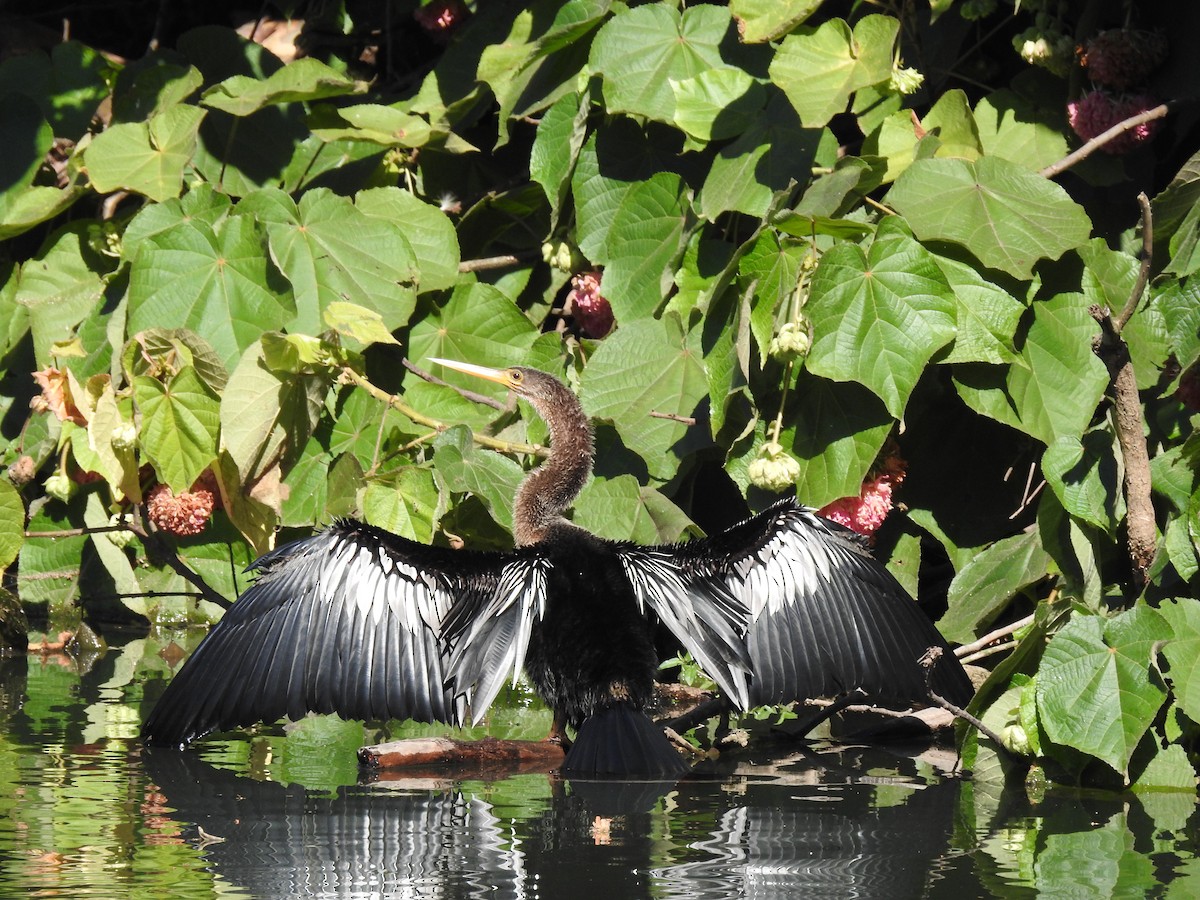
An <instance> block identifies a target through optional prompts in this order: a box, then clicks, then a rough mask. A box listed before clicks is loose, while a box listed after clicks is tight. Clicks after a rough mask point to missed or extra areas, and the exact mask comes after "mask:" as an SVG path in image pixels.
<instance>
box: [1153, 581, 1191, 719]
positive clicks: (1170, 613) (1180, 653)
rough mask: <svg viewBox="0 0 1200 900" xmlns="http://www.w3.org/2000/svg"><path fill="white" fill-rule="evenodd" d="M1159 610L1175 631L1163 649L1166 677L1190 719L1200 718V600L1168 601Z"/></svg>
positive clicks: (1182, 599) (1181, 599)
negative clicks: (1167, 666)
mask: <svg viewBox="0 0 1200 900" xmlns="http://www.w3.org/2000/svg"><path fill="white" fill-rule="evenodd" d="M1159 612H1160V613H1161V614H1162V617H1163V618H1164V619H1166V620H1167V623H1168V624H1169V625H1170V626H1171V630H1172V631H1173V632H1174V636H1173V637H1172V638H1171V640H1170V642H1168V643H1167V644H1165V645H1164V646H1163V649H1162V655H1163V656H1164V657H1165V658H1166V660H1167V663H1168V665H1169V667H1170V668H1169V669H1168V670H1167V672H1166V674H1167V677H1168V678H1170V679H1171V687H1172V688H1173V689H1174V691H1175V697H1176V699H1177V700H1178V703H1179V706H1180V708H1181V709H1182V710H1183V711H1184V713H1185V714H1186V715H1187V716H1188V717H1189V718H1190V719H1192V721H1200V601H1197V600H1195V599H1192V598H1180V599H1177V600H1169V601H1167V602H1165V603H1163V604H1162V605H1161V606H1160V607H1159Z"/></svg>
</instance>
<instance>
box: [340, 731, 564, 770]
mask: <svg viewBox="0 0 1200 900" xmlns="http://www.w3.org/2000/svg"><path fill="white" fill-rule="evenodd" d="M563 756H564V753H563V749H562V745H560V744H558V743H557V742H555V741H502V740H500V739H498V738H490V737H489V738H483V739H482V740H478V741H456V740H454V739H453V738H446V737H430V738H407V739H405V740H402V741H389V742H388V743H386V744H370V745H368V746H366V747H362V748H360V749H359V751H358V762H359V764H360V765H362V766H364V767H365V768H368V769H400V768H409V767H416V766H439V765H440V766H461V765H467V764H475V765H481V766H492V765H496V764H498V763H505V764H511V765H517V764H530V763H533V764H541V765H544V766H545V767H546V768H547V769H549V768H553V767H554V766H556V765H558V764H559V763H561V762H562V761H563Z"/></svg>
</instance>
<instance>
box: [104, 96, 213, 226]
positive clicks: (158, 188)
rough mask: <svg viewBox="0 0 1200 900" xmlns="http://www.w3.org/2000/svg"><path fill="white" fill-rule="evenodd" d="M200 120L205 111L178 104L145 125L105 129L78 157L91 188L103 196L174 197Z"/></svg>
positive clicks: (157, 198)
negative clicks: (119, 193) (125, 193)
mask: <svg viewBox="0 0 1200 900" xmlns="http://www.w3.org/2000/svg"><path fill="white" fill-rule="evenodd" d="M203 119H204V110H202V109H198V108H196V107H195V106H187V105H179V106H172V107H169V108H168V109H166V110H164V111H163V112H160V113H158V114H156V115H155V116H153V117H151V118H150V119H149V120H148V121H146V122H129V123H126V124H122V125H113V126H111V127H109V128H108V129H107V130H105V131H103V132H101V133H100V134H98V135H96V137H95V138H94V139H93V140H92V142H91V143H90V144H89V145H88V147H87V149H86V150H85V151H84V154H83V156H84V162H85V163H86V165H87V173H88V178H89V179H90V180H91V182H92V187H94V188H95V189H96V190H97V191H99V192H100V193H102V194H107V193H110V192H111V191H116V190H121V189H125V190H129V191H136V192H137V193H139V194H145V195H146V196H147V197H149V198H150V199H151V200H158V201H160V202H161V201H163V200H167V199H169V198H172V197H178V196H179V192H180V190H181V187H182V184H183V174H184V169H185V167H186V166H187V165H188V164H189V163H190V162H191V160H192V155H193V154H194V153H195V151H196V136H197V134H198V133H199V131H200V123H201V122H202V121H203Z"/></svg>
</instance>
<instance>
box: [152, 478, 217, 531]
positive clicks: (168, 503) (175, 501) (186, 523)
mask: <svg viewBox="0 0 1200 900" xmlns="http://www.w3.org/2000/svg"><path fill="white" fill-rule="evenodd" d="M213 503H214V498H213V493H212V491H210V490H208V489H207V488H203V487H200V486H198V485H196V486H193V488H192V490H190V491H183V492H182V493H180V494H179V495H178V496H176V495H175V494H173V493H171V489H170V488H169V487H167V486H166V485H165V484H159V485H155V486H154V488H153V489H152V490H151V491H150V495H149V497H148V498H147V499H146V513H147V515H148V516H149V517H150V521H151V522H153V523H154V524H155V525H156V526H158V527H159V528H161V529H162V530H163V531H167V532H170V533H171V534H174V535H179V536H180V537H184V536H187V535H192V534H199V533H200V532H201V531H203V530H204V526H205V525H207V524H208V520H209V518H210V517H211V516H212V511H213Z"/></svg>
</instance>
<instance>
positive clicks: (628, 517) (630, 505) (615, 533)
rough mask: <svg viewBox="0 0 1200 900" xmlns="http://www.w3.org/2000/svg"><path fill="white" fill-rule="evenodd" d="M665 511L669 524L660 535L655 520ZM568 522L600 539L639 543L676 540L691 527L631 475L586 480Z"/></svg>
mask: <svg viewBox="0 0 1200 900" xmlns="http://www.w3.org/2000/svg"><path fill="white" fill-rule="evenodd" d="M668 509H669V510H671V511H672V515H671V520H672V521H671V527H670V528H669V529H668V533H667V534H664V533H663V531H662V528H661V524H660V521H659V518H660V517H661V516H662V515H663V513H664V512H666V511H667V510H668ZM572 519H573V521H574V522H575V524H576V525H579V526H581V527H583V528H586V529H587V530H588V531H590V532H592V533H593V534H597V535H599V536H600V537H604V538H608V539H609V540H613V541H635V542H637V543H639V544H663V543H668V542H671V541H676V540H678V539H679V537H680V535H681V534H682V533H683V532H684V530H685V529H686V528H687V526H688V525H690V524H691V523H690V522H689V521H688V518H687V516H685V515H684V514H683V512H682V511H681V510H680V509H679V508H678V507H677V506H675V504H673V503H671V501H669V500H667V498H665V497H663V495H662V494H660V493H659V492H658V491H656V490H654V489H653V488H647V487H643V486H641V485H639V484H638V482H637V479H636V478H634V477H633V476H632V475H620V476H618V477H616V478H595V479H593V480H591V481H589V482H588V484H587V486H586V487H585V488H584V489H583V492H582V493H581V494H580V495H579V499H578V500H577V501H576V502H575V514H574V516H573V517H572Z"/></svg>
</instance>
